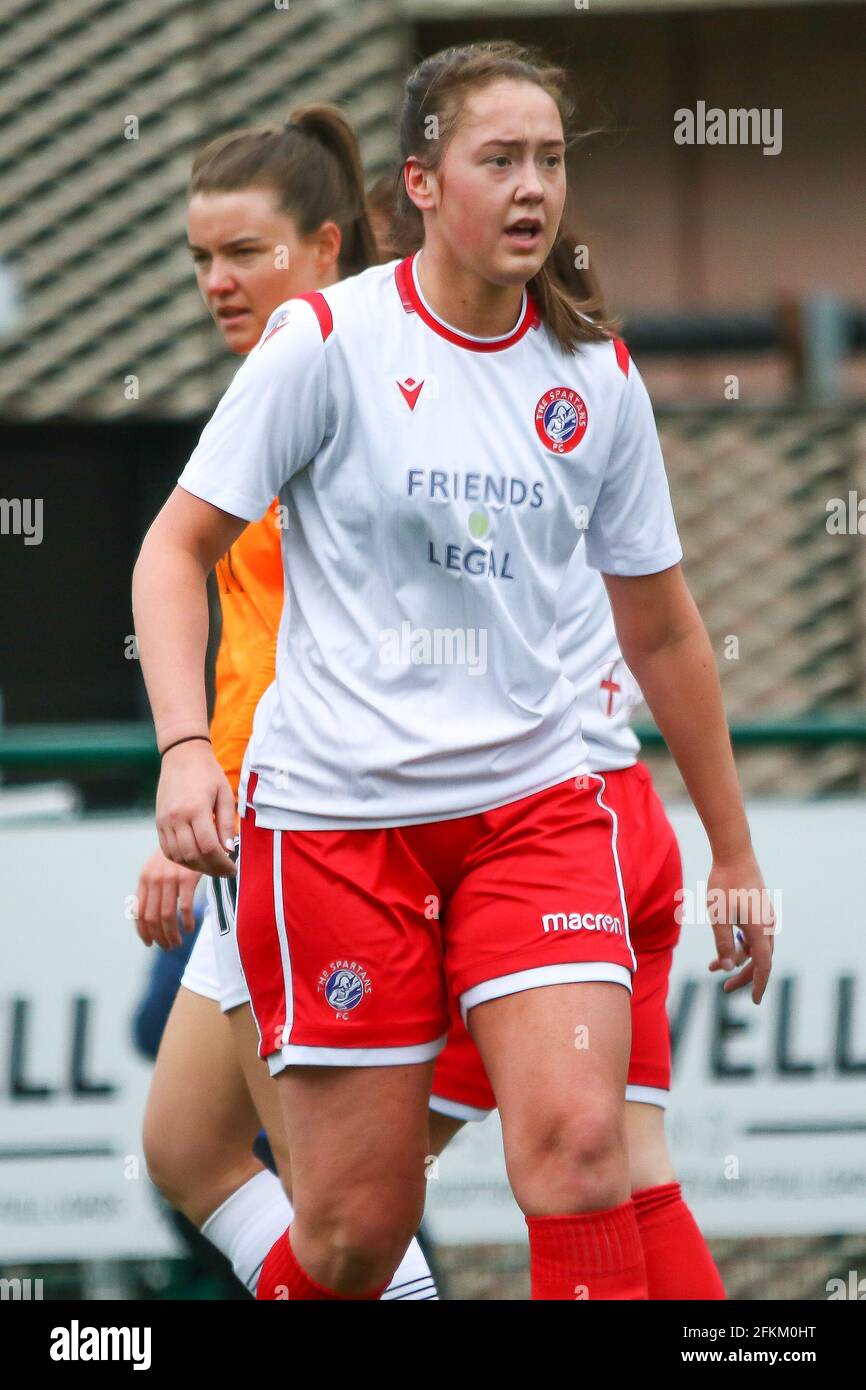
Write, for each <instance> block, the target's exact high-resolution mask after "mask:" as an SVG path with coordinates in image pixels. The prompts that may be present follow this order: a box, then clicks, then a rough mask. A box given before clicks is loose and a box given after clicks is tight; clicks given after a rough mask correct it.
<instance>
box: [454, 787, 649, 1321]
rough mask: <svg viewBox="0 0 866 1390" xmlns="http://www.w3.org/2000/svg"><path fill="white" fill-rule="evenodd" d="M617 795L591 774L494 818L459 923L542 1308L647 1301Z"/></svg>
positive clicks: (474, 857)
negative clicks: (571, 1302) (635, 1187)
mask: <svg viewBox="0 0 866 1390" xmlns="http://www.w3.org/2000/svg"><path fill="white" fill-rule="evenodd" d="M603 793H604V782H603V779H601V778H595V779H587V780H584V779H578V781H577V782H568V783H561V784H559V785H558V786H556V787H552V788H549V789H547V790H546V791H543V792H539V793H537V794H535V795H534V796H530V797H526V798H523V799H522V800H521V801H520V802H517V803H513V804H512V805H510V806H506V807H500V808H498V809H497V810H494V811H490V812H486V813H484V814H483V816H480V817H479V818H478V819H479V821H481V822H483V824H482V825H481V826H480V827H479V832H478V833H476V836H475V840H474V844H473V846H471V847H470V848H469V850H468V852H467V855H466V858H465V861H464V874H463V877H462V878H461V881H460V883H459V886H458V888H457V889H456V891H455V892H454V894H453V897H452V898H451V900H450V904H449V907H448V911H447V914H446V919H445V933H446V963H447V966H448V972H449V982H450V984H451V988H452V992H453V994H454V995H455V996H456V997H458V998H459V999H460V1001H461V1007H462V1008H463V1011H464V1013H465V1014H466V1015H467V1018H468V1027H469V1031H470V1033H471V1035H472V1037H473V1038H474V1040H475V1042H476V1044H477V1045H478V1050H479V1052H480V1053H481V1058H482V1061H483V1063H484V1067H485V1070H486V1072H487V1075H488V1077H489V1078H490V1083H491V1085H492V1087H493V1091H494V1093H495V1096H496V1100H497V1101H498V1104H499V1111H500V1117H501V1121H502V1129H503V1139H504V1144H505V1159H506V1166H507V1169H508V1174H509V1179H510V1182H511V1185H512V1190H513V1192H514V1195H515V1198H516V1199H517V1202H518V1204H519V1205H520V1207H521V1209H522V1210H523V1212H524V1214H525V1215H526V1217H527V1224H528V1227H529V1235H530V1263H531V1276H532V1296H533V1297H534V1298H545V1299H551V1298H554V1299H563V1298H568V1299H574V1298H581V1297H589V1298H595V1299H597V1298H618V1299H631V1298H645V1297H646V1283H645V1273H644V1268H643V1256H642V1253H641V1248H640V1238H639V1235H638V1230H637V1222H636V1219H635V1215H634V1209H633V1207H632V1204H631V1200H630V1188H629V1172H628V1155H627V1151H626V1134H625V1085H626V1076H627V1072H628V1060H629V1052H630V1045H631V1019H630V982H631V972H632V970H633V968H634V963H635V962H634V955H633V952H632V951H631V947H630V944H629V938H628V914H627V910H626V905H625V901H624V898H623V892H622V883H621V876H620V872H619V866H618V860H617V844H616V836H617V826H616V819H615V817H614V816H613V815H612V814H611V812H610V810H609V808H608V807H607V806H606V805H605V803H604V795H603Z"/></svg>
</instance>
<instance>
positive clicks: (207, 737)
mask: <svg viewBox="0 0 866 1390" xmlns="http://www.w3.org/2000/svg"><path fill="white" fill-rule="evenodd" d="M196 739H204V741H205V743H210V735H209V734H187V736H186V738H176V739H175V741H174V743H170V744H169V745H168V747H167V748H163V750H162V752H161V753H160V755H159V756H160V757H161V758H164V757H165V755H166V753H170V752H171V750H172V748H177V746H178V744H179V743H194V742H195V740H196Z"/></svg>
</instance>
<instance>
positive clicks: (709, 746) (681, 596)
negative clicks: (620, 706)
mask: <svg viewBox="0 0 866 1390" xmlns="http://www.w3.org/2000/svg"><path fill="white" fill-rule="evenodd" d="M605 582H606V584H607V590H608V594H609V596H610V601H611V607H612V608H613V613H614V621H615V623H616V630H617V636H618V638H619V642H620V646H621V648H622V654H623V656H624V657H625V660H626V664H627V665H628V667H629V668H630V670H631V671H632V672H633V673H634V675H635V678H636V679H637V682H638V684H639V686H640V688H641V690H642V691H643V695H644V698H645V700H646V702H647V704H648V706H649V708H650V709H651V711H652V713H653V717H654V718H655V720H656V723H657V724H658V726H659V729H660V730H661V733H662V736H663V737H664V739H665V742H666V743H667V745H668V748H669V749H670V751H671V754H672V756H673V758H674V761H675V762H676V764H677V767H678V768H679V770H680V772H681V774H682V778H683V781H684V782H685V784H686V787H687V789H688V792H689V795H690V797H691V799H692V801H693V802H694V804H695V808H696V810H697V812H698V815H699V816H700V818H701V820H702V822H703V825H704V828H705V830H706V832H707V838H708V840H709V842H710V847H711V849H712V854H713V870H712V873H711V875H710V879H709V883H708V888H709V890H710V904H711V919H712V920H713V928H714V934H715V938H716V946H717V950H718V958H717V960H716V961H714V962H713V963H712V965H711V967H710V968H711V969H713V968H715V969H731V968H732V966H733V963H734V961H735V959H736V948H735V946H734V943H733V941H732V939H731V929H732V925H733V924H732V922H731V921H729V920H728V917H733V916H734V915H738V918H742V919H743V920H741V921H740V925H741V927H742V930H743V932H744V934H745V936H746V939H747V941H748V943H749V948H750V955H751V962H750V964H749V965H747V966H746V967H745V968H744V969H743V970H742V971H741V972H740V973H739V974H738V975H737V976H735V977H733V978H732V979H731V980H728V981H726V982H725V988H726V989H738V988H740V987H741V986H742V985H746V984H749V983H751V984H752V998H753V999H754V1000H755V1003H758V1002H759V1001H760V999H761V997H762V995H763V993H764V990H765V989H766V986H767V980H768V978H769V974H770V966H771V961H772V941H773V938H772V936H771V935H769V934H767V933H765V931H764V928H766V927H770V926H771V925H772V911H771V909H770V908H769V904H768V901H767V895H766V891H765V888H764V881H763V879H762V877H761V873H760V870H759V868H758V865H757V862H756V860H755V856H754V853H753V851H752V843H751V837H750V835H749V826H748V822H747V820H746V812H745V808H744V806H743V800H742V795H741V792H740V785H739V780H738V778H737V772H736V767H735V765H734V756H733V752H732V749H731V740H730V736H729V734H728V726H727V721H726V719H725V711H724V706H723V703H722V691H721V685H720V682H719V676H718V671H717V669H716V661H715V656H714V654H713V650H712V646H711V644H710V639H709V636H708V634H707V630H706V628H705V626H704V623H703V620H702V619H701V616H700V614H699V612H698V610H697V607H696V605H695V602H694V599H693V598H692V596H691V594H690V593H689V590H688V587H687V585H686V583H685V580H684V578H683V574H682V570H681V569H680V566H679V565H675V566H673V568H671V569H668V570H664V571H663V572H662V573H660V574H648V575H642V576H636V577H628V578H623V577H621V576H618V575H605ZM719 890H721V891H722V892H723V893H724V894H725V898H724V901H725V902H728V903H730V904H731V905H733V906H734V907H735V908H736V905H737V904H741V905H742V908H743V910H742V911H741V912H740V913H739V914H736V913H735V912H732V913H730V914H728V916H726V917H725V920H722V919H721V917H720V916H719V914H718V913H714V912H713V911H712V906H713V904H714V902H715V897H714V895H715V893H718V892H719ZM756 902H757V903H760V904H761V907H762V909H763V911H762V910H760V909H759V910H758V912H757V913H755V912H751V913H750V911H749V908H750V907H752V905H753V904H754V903H756ZM750 917H751V918H752V919H753V920H747V919H749V918H750Z"/></svg>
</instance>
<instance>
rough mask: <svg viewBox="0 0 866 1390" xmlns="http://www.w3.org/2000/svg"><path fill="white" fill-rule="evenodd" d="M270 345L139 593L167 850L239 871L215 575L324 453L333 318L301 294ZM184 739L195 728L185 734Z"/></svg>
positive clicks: (202, 454)
mask: <svg viewBox="0 0 866 1390" xmlns="http://www.w3.org/2000/svg"><path fill="white" fill-rule="evenodd" d="M277 318H279V323H280V327H279V328H278V329H277V331H271V332H266V334H265V335H264V337H263V338H262V340H261V342H260V343H259V345H258V347H257V348H255V349H254V350H253V351H252V352H251V353H250V355H249V356H248V357H247V358H246V359H245V361H244V363H243V365H242V366H241V368H240V370H239V371H238V373H237V374H236V376H235V378H234V380H233V381H232V383H231V385H230V386H229V388H228V390H227V391H226V393H225V395H224V396H223V398H222V400H221V401H220V403H219V405H218V406H217V409H216V412H215V413H214V415H213V417H212V418H211V419H210V420H209V421H208V423H207V425H206V426H205V429H204V432H203V434H202V436H201V439H200V440H199V443H198V445H197V447H196V449H195V450H194V452H193V454H192V457H191V458H190V460H189V462H188V464H187V465H186V468H185V469H184V471H183V474H182V475H181V478H180V486H179V487H178V488H176V489H175V491H174V492H173V493H172V495H171V497H170V498H169V500H168V502H167V503H166V504H165V506H164V507H163V509H162V511H161V512H160V514H159V516H158V517H157V519H156V521H155V522H154V524H153V526H152V527H151V529H150V531H149V532H148V534H147V537H146V539H145V542H144V546H143V547H142V552H141V555H140V557H139V560H138V564H137V565H136V569H135V579H134V586H133V604H134V609H135V619H136V632H137V636H138V641H139V651H140V654H141V662H142V670H143V673H144V678H145V682H146V684H147V692H148V695H149V696H150V702H151V707H152V710H153V717H154V722H155V724H156V730H157V739H158V741H159V747H160V749H161V750H162V749H166V748H167V747H168V745H169V744H176V746H175V747H172V748H171V751H170V752H168V753H166V755H165V756H164V757H163V759H162V771H161V774H160V780H159V790H158V793H157V803H156V805H157V831H158V833H159V842H160V847H161V848H162V850H163V852H164V854H165V855H166V856H167V858H169V859H171V860H173V861H174V862H175V863H176V864H185V865H186V866H187V867H188V868H191V869H200V870H201V871H202V872H204V873H211V874H222V875H231V874H234V872H235V868H234V864H233V863H232V861H231V860H230V859H229V857H228V855H227V854H226V852H225V846H226V845H231V844H232V843H233V841H234V828H235V810H234V798H233V796H232V791H231V787H230V785H229V782H228V779H227V777H226V776H225V773H224V772H223V771H222V768H221V767H220V766H219V764H218V763H217V761H216V758H215V757H214V755H213V752H212V750H211V747H210V743H209V742H205V741H204V738H201V737H199V738H196V737H194V736H196V735H205V736H206V735H207V732H208V729H207V705H206V698H205V680H204V663H205V648H206V645H207V637H208V606H207V591H206V580H207V575H208V573H209V572H210V570H211V569H212V568H213V566H214V565H215V564H216V562H217V560H218V559H219V558H220V556H221V555H223V554H225V552H226V551H227V550H228V549H229V547H230V546H231V545H232V543H233V542H234V541H235V540H237V538H238V536H239V535H240V533H241V531H242V530H243V528H244V526H245V525H246V523H247V522H250V521H256V520H258V519H259V517H261V516H262V515H263V514H264V512H265V511H266V510H267V508H268V507H269V506H270V504H271V503H272V501H273V499H274V497H275V496H277V494H278V493H279V491H280V488H281V487H282V486H283V484H284V483H286V482H287V481H288V480H289V479H290V478H291V477H292V476H293V475H294V474H295V473H296V472H298V470H299V469H301V468H303V467H304V466H305V465H306V464H307V463H309V462H310V460H311V459H312V458H313V457H314V456H315V453H316V451H317V449H318V448H319V447H320V445H321V443H322V440H323V438H324V435H325V432H326V429H327V423H328V391H327V368H326V363H325V354H324V343H325V336H324V330H323V329H322V327H321V325H320V320H319V317H318V315H317V314H316V313H315V312H314V310H313V308H312V307H311V306H310V305H309V304H308V303H306V302H305V301H301V300H293V301H291V302H290V304H289V305H287V306H286V307H285V310H284V311H282V312H280V311H278V314H277V315H272V318H271V321H270V324H269V327H271V328H273V329H276V320H277ZM177 740H188V741H184V742H181V743H177Z"/></svg>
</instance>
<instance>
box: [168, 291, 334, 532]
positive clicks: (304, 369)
mask: <svg viewBox="0 0 866 1390" xmlns="http://www.w3.org/2000/svg"><path fill="white" fill-rule="evenodd" d="M325 350H326V349H325V342H324V339H323V336H322V329H321V327H320V324H319V320H318V317H317V315H316V314H315V312H314V311H313V309H312V308H311V306H310V304H309V303H307V302H306V301H304V300H300V299H297V300H289V301H287V302H286V303H285V304H283V305H281V306H280V308H279V309H277V310H275V311H274V313H273V314H272V315H271V317H270V319H269V320H268V324H267V327H266V328H265V331H264V333H263V334H262V336H261V338H260V340H259V342H258V344H257V346H256V347H255V348H254V349H253V351H252V352H251V353H250V355H249V356H248V357H247V359H246V361H245V362H244V363H243V364H242V365H241V367H240V369H239V371H238V372H237V375H236V376H235V378H234V380H233V381H232V383H231V385H230V386H229V388H228V390H227V391H226V393H225V395H224V396H223V398H222V400H221V401H220V403H219V405H218V406H217V408H216V410H215V412H214V414H213V415H212V417H211V419H210V420H209V421H208V423H207V425H205V428H204V431H203V432H202V436H201V438H200V440H199V442H198V444H197V445H196V448H195V450H194V451H193V453H192V455H191V457H190V460H189V462H188V463H187V465H186V467H185V468H184V470H183V472H182V473H181V475H180V478H179V479H178V482H179V484H180V486H181V487H182V488H184V489H185V490H186V491H187V492H191V493H193V494H194V496H196V497H201V498H202V499H203V500H204V501H205V502H211V503H212V504H213V505H214V506H215V507H220V508H221V509H222V510H223V511H225V512H229V513H230V514H231V515H232V516H238V517H242V518H243V519H244V520H245V521H257V520H258V518H259V517H261V516H262V515H263V514H264V512H265V511H266V510H267V508H268V507H269V506H270V504H271V502H272V501H273V500H274V497H275V496H276V495H277V493H278V492H279V490H280V488H281V487H282V485H283V484H284V483H285V482H287V481H288V480H289V478H291V477H292V476H293V475H294V474H295V473H297V472H298V470H299V469H301V468H303V467H304V465H305V464H307V463H309V462H310V460H311V459H312V458H313V457H314V456H315V454H316V452H317V451H318V449H319V448H320V446H321V444H322V441H323V439H324V437H325V432H326V427H327V410H328V400H327V396H328V393H327V365H326V361H325Z"/></svg>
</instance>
